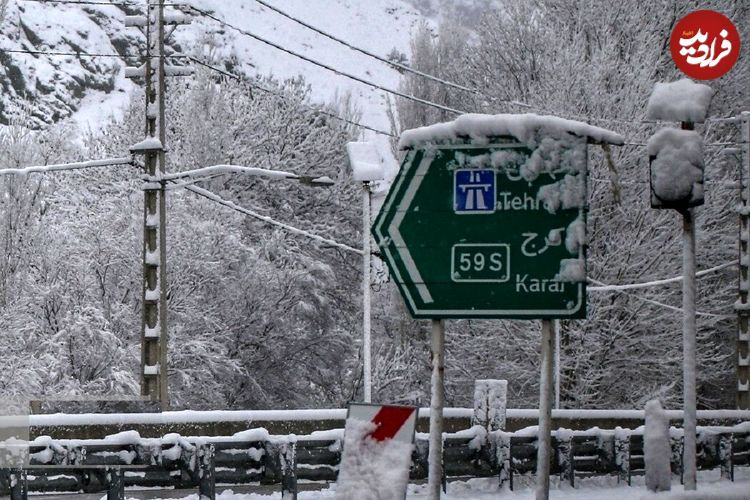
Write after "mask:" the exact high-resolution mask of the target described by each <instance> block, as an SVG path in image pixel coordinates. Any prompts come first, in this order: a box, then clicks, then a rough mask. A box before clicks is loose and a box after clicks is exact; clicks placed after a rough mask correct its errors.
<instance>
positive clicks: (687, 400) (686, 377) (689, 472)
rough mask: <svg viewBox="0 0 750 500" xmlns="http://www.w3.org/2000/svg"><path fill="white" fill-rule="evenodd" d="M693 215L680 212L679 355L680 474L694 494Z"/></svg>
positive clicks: (689, 210) (689, 212) (695, 419)
mask: <svg viewBox="0 0 750 500" xmlns="http://www.w3.org/2000/svg"><path fill="white" fill-rule="evenodd" d="M694 214H695V212H694V211H693V210H692V209H687V210H685V211H683V212H682V229H683V233H682V234H683V236H682V243H683V253H682V272H683V282H682V310H683V315H684V319H683V325H682V351H683V358H684V359H683V371H682V376H683V399H684V402H683V406H684V413H683V415H684V416H683V424H682V428H683V430H684V432H685V444H684V448H683V457H684V458H683V471H684V481H685V490H695V489H696V488H697V486H696V477H695V476H696V463H695V460H696V457H695V452H696V436H695V432H696V429H695V428H696V425H697V415H696V402H695V398H696V389H695V384H696V382H695V379H696V374H695V371H696V362H695V356H696V352H695V351H696V347H695V337H696V335H695V217H694Z"/></svg>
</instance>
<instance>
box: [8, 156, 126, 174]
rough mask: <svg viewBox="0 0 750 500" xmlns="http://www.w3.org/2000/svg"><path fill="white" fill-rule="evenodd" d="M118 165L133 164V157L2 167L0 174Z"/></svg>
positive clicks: (38, 172)
mask: <svg viewBox="0 0 750 500" xmlns="http://www.w3.org/2000/svg"><path fill="white" fill-rule="evenodd" d="M118 165H133V159H132V158H129V157H122V158H105V159H103V160H88V161H79V162H72V163H57V164H53V165H35V166H33V167H19V168H2V169H0V175H26V174H46V173H49V172H61V171H66V170H80V169H83V168H97V167H114V166H118Z"/></svg>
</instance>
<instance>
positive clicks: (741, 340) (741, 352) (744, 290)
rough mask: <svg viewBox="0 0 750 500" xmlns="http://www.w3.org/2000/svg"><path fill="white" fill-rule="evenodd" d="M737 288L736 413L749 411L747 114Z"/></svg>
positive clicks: (745, 116) (744, 119) (748, 116)
mask: <svg viewBox="0 0 750 500" xmlns="http://www.w3.org/2000/svg"><path fill="white" fill-rule="evenodd" d="M740 129H741V137H742V144H741V146H742V149H741V151H742V157H741V162H742V164H741V165H740V179H741V181H740V182H741V187H740V200H741V206H740V210H739V212H740V238H739V240H740V248H739V250H740V251H739V254H740V259H739V261H740V280H739V281H740V284H739V299H738V300H737V302H736V303H735V309H736V311H737V409H739V410H750V324H749V323H750V303H749V302H750V301H749V300H748V291H750V273H748V265H750V242H749V241H748V240H750V112H748V111H743V112H742V113H741V114H740Z"/></svg>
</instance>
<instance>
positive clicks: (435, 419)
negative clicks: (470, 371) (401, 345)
mask: <svg viewBox="0 0 750 500" xmlns="http://www.w3.org/2000/svg"><path fill="white" fill-rule="evenodd" d="M444 384H445V323H444V322H443V320H442V319H433V320H432V383H431V385H432V399H431V400H430V447H429V456H428V459H427V461H428V464H429V472H428V484H427V499H428V500H439V499H440V488H441V486H442V479H443V400H444V398H445V385H444Z"/></svg>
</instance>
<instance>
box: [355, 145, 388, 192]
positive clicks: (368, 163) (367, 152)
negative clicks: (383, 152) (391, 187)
mask: <svg viewBox="0 0 750 500" xmlns="http://www.w3.org/2000/svg"><path fill="white" fill-rule="evenodd" d="M346 152H347V153H348V154H349V164H350V165H351V167H352V177H353V178H354V180H355V181H359V182H371V181H380V180H383V178H384V173H383V166H382V163H381V160H380V155H379V154H378V150H377V148H376V147H375V144H374V143H372V142H349V143H347V144H346Z"/></svg>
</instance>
